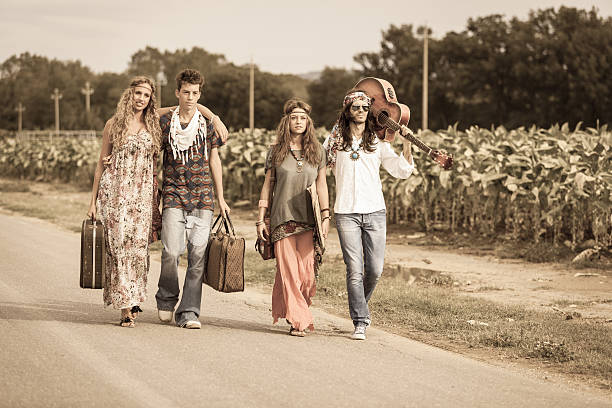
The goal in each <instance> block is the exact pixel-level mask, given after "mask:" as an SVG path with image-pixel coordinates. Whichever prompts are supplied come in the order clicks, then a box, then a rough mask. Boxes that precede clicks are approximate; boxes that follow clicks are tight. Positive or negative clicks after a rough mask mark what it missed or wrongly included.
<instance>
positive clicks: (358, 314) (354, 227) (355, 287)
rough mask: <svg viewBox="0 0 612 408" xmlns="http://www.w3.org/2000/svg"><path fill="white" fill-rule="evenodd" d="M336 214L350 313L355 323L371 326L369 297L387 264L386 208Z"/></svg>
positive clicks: (356, 324)
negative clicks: (374, 210)
mask: <svg viewBox="0 0 612 408" xmlns="http://www.w3.org/2000/svg"><path fill="white" fill-rule="evenodd" d="M335 217H336V228H337V230H338V237H339V238H340V246H341V248H342V257H343V258H344V264H345V265H346V289H347V292H348V302H349V313H350V315H351V319H353V324H354V325H355V326H368V325H369V324H370V310H369V309H368V301H369V300H370V297H371V296H372V293H373V292H374V288H375V287H376V284H377V283H378V279H379V278H380V275H382V271H383V267H384V264H385V243H386V234H387V216H386V211H385V210H381V211H376V212H373V213H369V214H336V215H335Z"/></svg>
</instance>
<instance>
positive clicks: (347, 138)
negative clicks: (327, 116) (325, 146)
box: [338, 89, 377, 152]
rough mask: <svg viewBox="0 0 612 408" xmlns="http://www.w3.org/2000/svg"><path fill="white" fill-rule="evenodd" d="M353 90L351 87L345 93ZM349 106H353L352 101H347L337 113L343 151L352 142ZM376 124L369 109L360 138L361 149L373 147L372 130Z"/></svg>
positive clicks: (372, 148) (374, 137) (373, 137)
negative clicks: (361, 142) (361, 141)
mask: <svg viewBox="0 0 612 408" xmlns="http://www.w3.org/2000/svg"><path fill="white" fill-rule="evenodd" d="M355 91H356V90H355V89H351V90H350V91H348V92H347V93H346V94H347V95H348V94H350V93H351V92H355ZM351 106H353V103H349V104H347V105H346V106H344V107H343V108H342V110H341V111H340V114H339V115H338V131H339V132H340V134H341V135H342V150H345V151H348V150H350V149H351V145H352V144H353V136H352V135H351V129H350V124H351ZM376 126H377V124H376V118H375V117H374V116H372V111H369V112H368V116H367V119H366V125H365V131H364V133H363V139H362V140H363V149H364V150H365V151H367V152H373V151H374V149H375V142H376V133H374V130H375V129H376Z"/></svg>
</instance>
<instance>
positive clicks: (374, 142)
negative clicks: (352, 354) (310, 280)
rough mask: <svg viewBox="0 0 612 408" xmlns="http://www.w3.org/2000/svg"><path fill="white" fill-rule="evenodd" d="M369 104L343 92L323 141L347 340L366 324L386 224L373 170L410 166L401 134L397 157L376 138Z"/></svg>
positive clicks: (400, 173)
mask: <svg viewBox="0 0 612 408" xmlns="http://www.w3.org/2000/svg"><path fill="white" fill-rule="evenodd" d="M371 104H372V101H371V99H370V98H369V97H368V95H367V94H366V93H365V92H362V91H357V90H353V91H351V92H349V93H348V94H347V95H346V96H345V98H344V101H343V109H342V111H341V113H340V115H339V117H338V121H337V123H336V125H335V126H334V128H333V129H332V132H331V134H330V135H329V136H328V137H327V139H326V140H325V143H324V144H323V146H324V147H325V149H326V151H327V164H328V166H329V167H330V168H332V170H333V173H334V176H335V178H336V202H335V205H334V214H335V218H336V228H337V230H338V236H339V238H340V246H341V247H342V255H343V258H344V263H345V264H346V286H347V292H348V301H349V312H350V315H351V319H352V320H353V325H354V326H355V331H354V333H353V336H352V338H353V339H356V340H365V338H366V335H365V333H366V328H367V327H368V326H369V325H370V322H371V318H370V311H369V308H368V301H369V300H370V297H371V296H372V293H373V292H374V288H375V287H376V284H377V282H378V279H379V278H380V275H381V274H382V271H383V266H384V262H385V261H384V256H385V243H386V233H387V222H386V207H385V200H384V197H383V192H382V183H381V181H380V175H379V168H380V166H381V165H382V166H383V167H384V169H385V170H386V171H387V172H389V174H391V175H392V176H393V177H396V178H402V179H405V178H408V176H410V174H411V173H412V172H413V170H414V169H415V167H414V161H413V158H412V147H411V143H410V142H409V141H408V140H407V139H404V138H402V141H403V151H402V154H401V155H399V156H398V155H397V154H396V153H395V151H394V150H393V148H392V147H391V144H390V143H389V142H385V141H383V140H380V139H379V138H378V137H377V136H376V134H375V132H374V130H375V127H376V119H375V118H374V117H372V115H371V114H370V112H369V111H370V106H371ZM398 136H399V135H398ZM399 137H401V136H399Z"/></svg>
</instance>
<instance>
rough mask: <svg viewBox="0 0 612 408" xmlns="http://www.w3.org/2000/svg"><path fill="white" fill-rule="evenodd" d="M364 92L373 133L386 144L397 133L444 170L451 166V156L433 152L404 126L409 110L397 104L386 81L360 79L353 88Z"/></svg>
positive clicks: (439, 151)
mask: <svg viewBox="0 0 612 408" xmlns="http://www.w3.org/2000/svg"><path fill="white" fill-rule="evenodd" d="M354 88H355V89H356V90H359V91H363V92H365V93H366V94H367V95H368V96H369V97H370V98H371V99H372V106H371V107H370V112H371V113H372V115H373V116H374V117H375V118H376V127H375V129H374V131H375V132H376V134H377V135H378V137H379V138H380V139H382V140H384V141H386V142H392V141H393V139H395V135H396V134H397V132H400V134H401V135H402V136H403V137H405V138H407V139H408V140H410V141H411V142H412V143H414V144H415V145H416V146H417V147H418V148H419V149H421V150H423V151H424V152H425V153H427V155H428V156H429V157H431V158H432V159H433V160H434V161H435V162H436V163H438V164H439V165H440V166H441V167H442V168H443V169H444V170H449V169H450V168H451V167H452V166H453V155H452V154H448V153H446V152H445V151H443V150H433V149H432V148H431V147H429V146H427V145H426V144H425V143H423V142H422V141H421V140H419V139H418V138H417V137H416V136H415V135H414V133H412V130H410V129H409V128H408V126H406V125H407V124H408V121H409V120H410V108H408V106H406V105H404V104H402V103H399V102H398V101H397V96H396V95H395V89H393V85H391V84H390V83H389V82H388V81H385V80H384V79H380V78H373V77H367V78H363V79H360V80H359V82H357V84H356V85H355V87H354Z"/></svg>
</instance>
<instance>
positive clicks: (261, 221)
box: [255, 220, 266, 227]
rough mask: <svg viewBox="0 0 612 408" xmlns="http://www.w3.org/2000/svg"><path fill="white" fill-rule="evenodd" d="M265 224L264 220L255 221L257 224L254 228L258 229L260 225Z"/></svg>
mask: <svg viewBox="0 0 612 408" xmlns="http://www.w3.org/2000/svg"><path fill="white" fill-rule="evenodd" d="M265 223H266V222H265V221H264V220H259V221H257V222H256V223H255V226H256V227H259V226H260V225H262V224H265Z"/></svg>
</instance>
